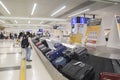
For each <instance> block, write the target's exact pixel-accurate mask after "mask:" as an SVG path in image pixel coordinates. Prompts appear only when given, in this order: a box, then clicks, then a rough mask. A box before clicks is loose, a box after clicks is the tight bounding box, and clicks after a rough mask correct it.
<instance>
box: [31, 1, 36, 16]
mask: <svg viewBox="0 0 120 80" xmlns="http://www.w3.org/2000/svg"><path fill="white" fill-rule="evenodd" d="M36 6H37V4H36V3H34V5H33V9H32V12H31V15H33V14H34V12H35V9H36Z"/></svg>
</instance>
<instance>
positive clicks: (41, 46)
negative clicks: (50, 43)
mask: <svg viewBox="0 0 120 80" xmlns="http://www.w3.org/2000/svg"><path fill="white" fill-rule="evenodd" d="M44 47H46V46H45V45H44V44H42V45H39V46H38V49H40V50H41V49H42V48H44Z"/></svg>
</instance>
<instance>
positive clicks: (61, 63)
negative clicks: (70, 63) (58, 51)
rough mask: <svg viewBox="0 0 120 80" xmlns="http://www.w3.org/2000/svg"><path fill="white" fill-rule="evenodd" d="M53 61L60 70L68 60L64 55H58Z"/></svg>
mask: <svg viewBox="0 0 120 80" xmlns="http://www.w3.org/2000/svg"><path fill="white" fill-rule="evenodd" d="M52 63H53V65H54V66H55V67H56V68H57V69H58V70H59V69H61V68H63V67H64V66H65V65H66V63H67V61H66V59H65V58H64V57H58V58H57V59H55V60H54V61H52Z"/></svg>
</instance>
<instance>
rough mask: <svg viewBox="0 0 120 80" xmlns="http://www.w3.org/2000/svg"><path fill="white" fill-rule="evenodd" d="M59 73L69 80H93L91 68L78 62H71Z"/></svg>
mask: <svg viewBox="0 0 120 80" xmlns="http://www.w3.org/2000/svg"><path fill="white" fill-rule="evenodd" d="M61 71H62V73H63V75H65V76H66V77H68V78H69V79H70V80H94V70H93V67H92V66H90V65H88V64H85V63H83V62H80V61H76V60H72V61H71V62H69V63H68V64H66V65H65V66H64V67H63V69H62V70H61Z"/></svg>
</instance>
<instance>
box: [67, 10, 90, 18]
mask: <svg viewBox="0 0 120 80" xmlns="http://www.w3.org/2000/svg"><path fill="white" fill-rule="evenodd" d="M89 10H90V9H85V10H83V11H81V12H78V13H75V14H72V15H70V16H68V17H72V16H76V15H79V14H81V13H84V12H87V11H89Z"/></svg>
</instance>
